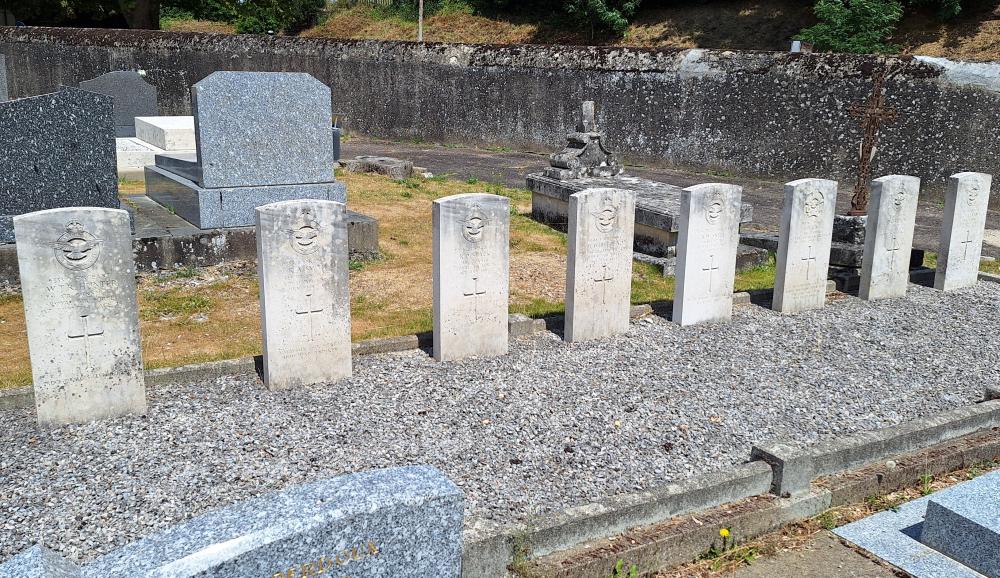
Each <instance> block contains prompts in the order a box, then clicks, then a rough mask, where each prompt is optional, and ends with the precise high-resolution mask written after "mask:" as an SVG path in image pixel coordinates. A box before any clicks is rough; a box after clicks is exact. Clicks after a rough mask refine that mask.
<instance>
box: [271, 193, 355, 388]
mask: <svg viewBox="0 0 1000 578" xmlns="http://www.w3.org/2000/svg"><path fill="white" fill-rule="evenodd" d="M346 217H347V211H346V208H345V206H344V204H343V203H338V202H334V201H322V200H298V201H281V202H278V203H272V204H269V205H264V206H262V207H258V208H257V255H258V261H257V267H258V271H259V273H260V302H261V329H262V332H263V339H264V383H265V384H266V385H267V387H268V388H270V389H285V388H290V387H297V386H303V385H309V384H313V383H321V382H325V381H335V380H337V379H341V378H345V377H350V376H351V311H350V290H349V287H348V267H347V260H348V252H347V221H346Z"/></svg>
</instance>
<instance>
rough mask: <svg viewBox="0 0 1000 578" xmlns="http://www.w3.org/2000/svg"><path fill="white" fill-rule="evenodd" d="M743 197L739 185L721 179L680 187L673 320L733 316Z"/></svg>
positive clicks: (686, 321)
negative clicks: (726, 183)
mask: <svg viewBox="0 0 1000 578" xmlns="http://www.w3.org/2000/svg"><path fill="white" fill-rule="evenodd" d="M742 196H743V187H739V186H736V185H725V184H721V183H707V184H704V185H695V186H693V187H688V188H686V189H684V190H683V191H681V215H680V224H679V227H678V237H677V273H676V289H675V291H674V313H673V320H674V323H678V324H680V325H693V324H695V323H705V322H711V321H728V320H729V319H730V317H732V313H733V284H734V283H735V280H736V249H737V246H738V245H739V242H740V206H741V203H742Z"/></svg>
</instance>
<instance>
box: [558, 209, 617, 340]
mask: <svg viewBox="0 0 1000 578" xmlns="http://www.w3.org/2000/svg"><path fill="white" fill-rule="evenodd" d="M634 226H635V192H633V191H628V190H624V189H589V190H586V191H582V192H579V193H575V194H573V195H572V196H571V197H570V198H569V235H568V236H569V250H568V252H567V266H566V327H565V331H564V332H563V333H564V336H563V337H564V339H565V340H566V341H571V342H572V341H585V340H588V339H597V338H601V337H608V336H611V335H615V334H618V333H624V332H626V331H628V324H629V311H630V297H631V293H632V234H633V228H634Z"/></svg>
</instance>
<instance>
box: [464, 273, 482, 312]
mask: <svg viewBox="0 0 1000 578" xmlns="http://www.w3.org/2000/svg"><path fill="white" fill-rule="evenodd" d="M462 295H464V296H465V297H472V312H473V314H474V315H475V316H476V319H479V296H480V295H486V289H480V288H479V277H473V278H472V288H471V289H466V290H465V291H462Z"/></svg>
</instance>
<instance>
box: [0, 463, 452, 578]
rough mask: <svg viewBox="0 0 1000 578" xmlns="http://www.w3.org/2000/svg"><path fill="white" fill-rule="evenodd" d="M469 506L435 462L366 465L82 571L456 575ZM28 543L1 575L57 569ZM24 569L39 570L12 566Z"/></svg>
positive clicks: (163, 575) (164, 535) (231, 576)
mask: <svg viewBox="0 0 1000 578" xmlns="http://www.w3.org/2000/svg"><path fill="white" fill-rule="evenodd" d="M463 509H464V505H463V496H462V492H461V491H460V490H459V489H458V488H457V487H456V486H455V484H453V483H452V482H451V481H449V480H448V479H447V478H446V477H445V476H444V475H443V474H442V473H441V472H439V471H438V470H436V469H434V468H432V467H429V466H410V467H404V468H394V469H388V470H374V471H368V472H361V473H358V474H351V475H345V476H340V477H336V478H332V479H328V480H322V481H319V482H313V483H310V484H306V485H302V486H296V487H293V488H290V489H287V490H284V491H281V492H277V493H273V494H269V495H265V496H261V497H258V498H255V499H253V500H249V501H247V502H243V503H240V504H236V505H233V506H229V507H226V508H223V509H220V510H215V511H212V512H209V513H207V514H204V515H201V516H198V517H196V518H194V519H192V520H189V521H187V522H183V523H181V524H179V525H176V526H173V527H170V528H168V529H166V530H164V531H162V532H159V533H157V534H153V535H152V536H149V537H147V538H144V539H142V540H140V541H138V542H135V543H132V544H129V545H128V546H125V547H124V548H122V549H120V550H116V551H114V552H111V553H110V554H107V555H105V556H103V557H101V558H98V559H97V560H95V561H94V562H92V563H90V564H88V565H86V566H84V567H83V569H82V571H83V575H84V576H94V577H97V576H100V577H101V578H132V577H138V576H143V577H154V576H155V577H159V578H194V577H202V578H204V577H209V576H211V577H214V578H248V577H249V578H307V577H310V576H330V577H331V578H341V577H343V576H350V577H351V578H425V577H428V576H433V577H435V578H458V577H459V576H460V575H461V570H462V524H463ZM33 550H36V549H33ZM31 552H32V551H31V550H29V551H28V552H27V553H25V554H22V555H21V556H19V557H18V558H16V559H14V560H11V561H9V562H8V563H7V564H10V565H11V566H8V565H7V564H5V565H3V566H0V576H4V578H7V577H8V576H11V577H12V578H36V577H37V576H39V574H38V573H37V570H38V569H39V568H59V566H56V563H57V562H58V560H56V559H53V558H54V557H53V556H51V554H50V556H49V557H48V559H47V560H44V563H45V566H40V565H39V564H32V562H34V561H35V560H37V558H38V556H37V555H31V556H33V558H30V559H29V556H28V554H30V553H31ZM43 552H44V551H43ZM12 563H14V564H17V565H16V566H15V565H14V564H12ZM29 564H30V565H29ZM25 568H28V569H30V570H33V571H34V572H33V573H24V574H14V573H13V572H14V571H17V570H22V569H25ZM62 568H64V569H66V571H68V572H72V570H73V567H72V565H64V566H63V567H62ZM44 576H46V578H70V577H71V576H75V574H72V573H70V574H45V575H44Z"/></svg>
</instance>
